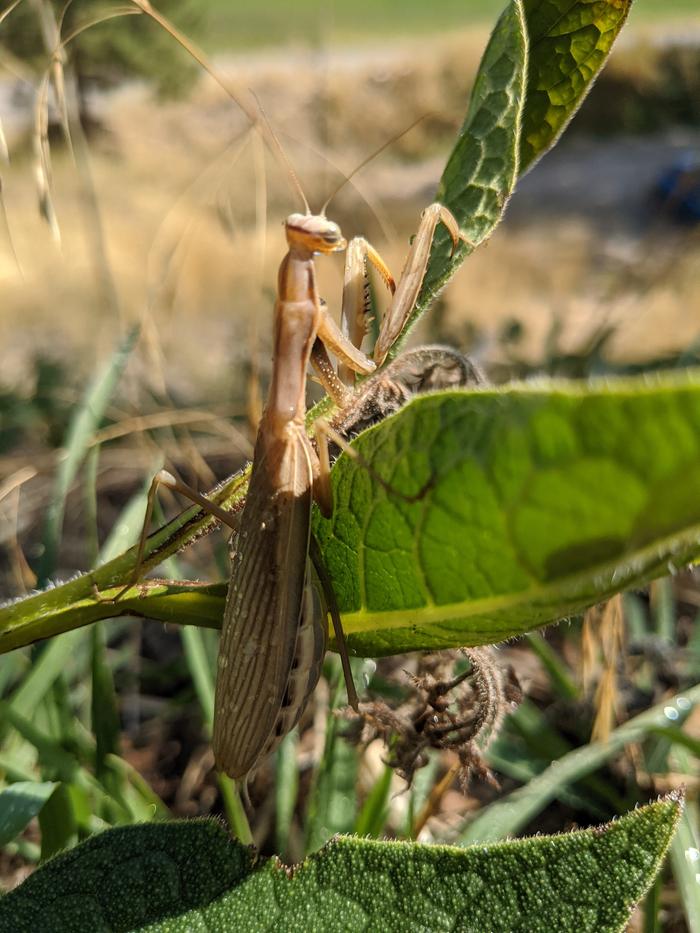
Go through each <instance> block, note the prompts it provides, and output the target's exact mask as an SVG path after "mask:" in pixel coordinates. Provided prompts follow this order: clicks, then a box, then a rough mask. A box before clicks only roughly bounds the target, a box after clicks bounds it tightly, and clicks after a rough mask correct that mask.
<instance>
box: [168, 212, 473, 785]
mask: <svg viewBox="0 0 700 933" xmlns="http://www.w3.org/2000/svg"><path fill="white" fill-rule="evenodd" d="M439 221H442V222H444V223H445V224H446V226H447V227H448V230H449V231H450V233H451V235H452V237H453V242H454V243H455V245H456V242H457V240H458V238H459V231H458V229H457V225H456V223H455V221H454V218H453V217H452V215H451V214H450V213H449V212H448V211H447V210H446V209H445V208H443V207H442V206H441V205H438V204H435V205H432V206H431V207H430V208H428V210H427V211H426V212H424V214H423V218H422V220H421V224H420V227H419V231H418V234H417V235H416V237H415V239H414V241H413V244H412V247H411V249H410V251H409V255H408V258H407V261H406V265H405V269H404V273H403V275H402V277H401V279H400V280H399V287H398V288H397V289H396V290H395V291H394V289H393V279H392V277H391V274H390V273H389V270H388V269H387V268H386V266H385V265H384V263H383V261H382V260H381V257H380V256H379V255H378V254H377V253H376V251H375V250H373V249H372V248H371V247H370V246H369V244H366V243H365V242H364V241H361V242H353V243H352V248H351V249H349V250H348V256H349V259H348V260H347V262H346V270H345V282H346V283H347V282H356V280H357V279H358V278H364V276H365V275H366V262H367V260H369V261H370V262H371V263H372V265H374V266H375V267H377V268H378V270H379V272H380V275H381V276H382V278H383V279H384V280H385V281H386V282H387V284H388V285H389V287H390V289H391V290H392V291H394V300H393V301H392V304H391V306H390V308H389V310H388V312H387V313H386V314H385V316H384V318H383V320H382V326H381V329H380V333H379V339H378V341H377V346H376V347H375V359H374V360H371V359H369V358H368V357H367V356H365V355H364V353H362V351H361V350H360V349H359V347H358V346H357V345H356V344H355V343H353V341H352V340H350V339H349V338H348V337H347V336H345V334H344V333H343V331H342V330H341V329H340V328H339V327H338V326H337V324H336V323H335V322H334V321H333V319H332V318H331V317H330V314H329V312H328V310H327V307H326V305H325V303H324V302H323V301H322V300H321V298H320V297H319V295H318V292H317V289H316V282H315V271H314V256H315V255H316V254H317V253H321V254H328V253H332V252H336V251H338V250H342V249H345V248H346V242H345V240H344V238H343V236H342V233H341V231H340V228H339V227H338V225H337V224H335V223H333V221H330V220H328V219H327V218H326V217H325V216H324V215H323V214H312V213H310V212H309V213H307V214H292V215H290V216H289V217H288V218H287V221H286V223H285V230H286V236H287V243H288V246H289V250H288V252H287V255H286V256H285V257H284V259H283V260H282V264H281V266H280V270H279V274H278V296H277V301H276V303H275V323H274V344H273V362H272V377H271V382H270V389H269V394H268V399H267V404H266V406H265V409H264V411H263V415H262V418H261V421H260V425H259V428H258V435H257V440H256V444H255V452H254V456H253V465H252V470H251V474H250V481H249V485H248V493H247V497H246V502H245V506H244V508H243V512H242V513H241V514H240V516H239V517H237V520H236V521H232V517H231V516H230V515H228V514H227V513H226V512H223V511H222V510H221V509H218V508H217V507H216V506H215V505H214V504H213V503H210V502H209V500H207V499H205V498H204V497H202V496H199V495H197V494H196V493H193V491H192V490H189V488H188V487H185V486H184V485H183V484H181V483H179V482H178V481H176V480H175V479H174V478H173V477H172V476H170V474H168V473H166V472H161V473H160V474H158V476H157V477H156V481H155V484H163V485H166V486H169V487H171V488H173V489H175V490H177V491H180V492H183V493H184V494H185V495H189V496H190V497H191V498H193V499H194V501H196V502H197V503H199V504H200V505H202V506H203V507H204V508H205V509H208V510H209V511H210V512H213V513H214V514H215V515H216V516H217V517H218V518H220V519H221V520H222V521H224V522H226V523H227V524H229V525H231V526H232V527H234V529H235V531H236V534H235V538H234V544H233V547H232V570H231V581H230V585H229V589H228V596H227V599H226V605H225V609H224V617H223V626H222V633H221V641H220V646H219V657H218V672H217V679H216V697H215V706H214V736H213V745H214V755H215V759H216V764H217V767H218V768H219V769H220V770H222V771H224V772H225V773H226V774H228V775H229V776H231V777H233V778H239V779H240V778H245V777H246V776H248V775H249V774H250V773H251V772H252V771H254V770H255V769H256V767H257V766H258V764H259V763H260V762H261V761H262V760H263V759H264V758H265V757H266V756H267V755H268V754H270V753H271V752H272V751H273V750H274V749H275V748H276V746H277V745H278V744H279V742H280V741H281V740H282V738H283V737H284V736H285V735H286V734H287V733H288V732H289V731H290V730H291V729H292V728H293V727H294V725H296V723H297V722H298V720H299V718H300V717H301V714H302V713H303V711H304V709H305V707H306V705H307V703H308V700H309V697H310V696H311V694H312V692H313V691H314V689H315V687H316V684H317V683H318V679H319V677H320V673H321V664H322V661H323V657H324V654H325V650H326V631H327V622H326V619H327V614H328V611H327V610H330V614H331V618H332V622H333V627H334V632H335V637H336V642H337V644H338V647H339V650H340V653H341V659H342V662H343V670H344V673H345V677H346V683H347V687H348V699H349V702H350V704H351V705H352V706H353V707H354V708H357V707H358V698H357V693H356V691H355V688H354V685H353V682H352V675H351V672H350V666H349V660H348V655H347V650H346V647H345V640H344V636H343V630H342V626H341V623H340V616H339V613H338V611H337V607H336V604H335V598H334V595H333V591H332V587H331V584H330V581H329V579H328V576H327V574H326V572H325V568H324V565H323V559H322V557H321V555H320V552H319V551H318V548H317V547H316V545H315V542H314V540H313V537H312V535H311V507H312V503H313V502H314V501H315V502H317V503H318V505H319V507H320V508H321V510H322V512H323V513H324V514H325V515H330V513H331V511H332V497H331V487H330V481H329V479H330V462H329V455H328V446H327V437H328V436H330V437H331V439H333V440H334V441H335V442H336V443H338V444H340V445H341V446H343V448H345V447H346V444H345V442H344V440H343V437H344V436H348V435H351V434H353V433H357V432H358V431H359V430H362V429H363V428H364V427H367V426H368V425H369V424H371V423H373V422H374V421H376V420H378V419H379V418H381V417H384V416H385V415H386V414H388V413H389V412H390V411H394V410H396V409H397V408H398V407H400V405H401V404H403V403H404V402H405V401H406V400H407V398H408V397H410V395H411V394H412V393H413V392H414V391H416V390H419V389H421V388H425V387H444V385H445V384H464V383H465V382H469V381H478V374H477V373H476V370H474V369H473V368H472V367H471V364H469V363H467V361H464V360H463V358H462V357H460V356H459V354H456V353H454V352H453V351H449V350H447V349H445V348H439V347H434V348H429V347H426V348H421V349H420V350H417V351H412V353H409V354H406V355H405V356H404V357H399V358H398V359H397V360H396V361H394V362H393V363H392V364H390V365H389V366H388V367H386V369H385V370H383V371H381V372H379V373H377V374H376V375H375V376H374V377H372V378H370V379H368V380H366V382H365V383H363V384H361V386H360V388H359V389H358V390H357V391H356V392H353V391H352V390H351V389H349V388H348V387H347V386H346V385H345V384H343V382H342V381H341V380H340V378H339V377H338V375H337V373H336V372H335V370H334V369H333V367H332V364H331V362H330V359H329V357H328V351H330V352H332V353H333V354H334V355H336V356H337V357H338V359H339V360H341V361H342V364H343V365H344V367H346V368H347V369H349V370H350V371H351V372H352V373H359V374H361V375H368V374H370V373H372V372H374V370H375V368H376V366H377V364H378V363H379V362H381V360H382V355H385V354H386V351H388V350H389V349H390V348H391V346H392V345H393V343H394V341H395V340H396V339H397V337H398V336H399V335H400V333H401V331H402V329H403V327H404V324H405V321H406V320H407V318H408V316H409V314H410V312H411V310H412V308H413V304H414V303H415V299H416V298H417V293H418V290H419V288H420V285H421V283H422V279H423V275H424V272H425V264H426V262H427V254H428V250H429V246H430V242H431V241H432V237H433V234H434V231H435V227H436V225H437V223H438V222H439ZM406 281H408V282H409V286H410V287H407V286H406V285H405V284H404V282H406ZM352 291H353V293H354V295H355V296H356V298H355V301H354V303H353V304H354V306H353V307H352V308H351V307H350V302H349V301H347V300H345V301H344V302H343V315H344V318H345V319H346V320H347V319H348V318H350V320H349V324H348V330H349V331H351V332H352V333H354V334H355V335H356V339H357V340H358V342H360V339H361V336H364V333H365V329H366V324H365V323H364V321H365V318H366V313H365V312H366V309H365V306H364V301H363V300H361V296H362V295H363V294H364V289H363V288H361V289H358V288H354V289H353V290H352ZM406 295H407V296H408V297H407V298H406V297H402V296H406ZM397 299H398V300H397ZM377 348H379V349H377ZM384 348H386V349H384ZM309 363H311V365H312V366H313V367H314V369H315V370H316V371H317V373H318V375H319V378H320V380H321V382H322V383H323V385H324V387H325V388H326V390H327V391H328V393H329V395H330V396H331V398H332V399H333V401H334V402H335V403H336V405H337V406H338V408H339V409H340V410H339V413H338V414H337V415H336V417H335V419H334V421H333V424H332V425H329V424H326V423H325V422H317V423H316V426H315V434H316V436H317V439H318V443H317V446H314V444H313V443H312V440H311V438H310V437H309V434H308V433H307V429H306V378H307V377H306V372H307V367H308V365H309ZM155 484H154V486H153V487H152V488H153V489H155Z"/></svg>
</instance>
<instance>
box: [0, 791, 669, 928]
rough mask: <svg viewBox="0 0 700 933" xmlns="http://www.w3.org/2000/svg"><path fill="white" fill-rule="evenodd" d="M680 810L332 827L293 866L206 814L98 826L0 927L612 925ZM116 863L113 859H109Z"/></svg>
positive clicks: (8, 907) (20, 896)
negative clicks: (508, 829)
mask: <svg viewBox="0 0 700 933" xmlns="http://www.w3.org/2000/svg"><path fill="white" fill-rule="evenodd" d="M680 812H681V803H680V802H679V800H678V799H676V798H674V797H668V798H665V799H664V800H660V801H658V802H657V803H654V804H651V805H649V806H647V807H643V808H641V809H639V810H636V811H634V812H633V813H630V814H628V815H627V816H624V817H622V818H621V819H619V820H617V821H616V822H614V823H610V824H608V825H607V826H602V827H598V828H596V829H590V830H583V831H579V832H574V833H569V834H568V835H562V836H551V837H537V838H534V839H524V840H517V841H515V842H506V843H498V844H496V845H493V846H489V847H486V846H478V847H473V848H471V849H459V848H454V847H451V846H424V845H418V844H412V843H398V842H396V843H392V842H376V841H374V840H367V839H364V840H363V839H357V838H348V837H340V838H337V839H335V840H333V841H331V842H330V843H329V844H328V845H327V846H325V847H324V848H323V849H321V850H320V851H319V852H317V853H315V854H314V855H312V856H310V857H309V858H307V859H306V860H305V861H304V863H303V864H302V865H300V866H299V867H297V868H296V869H294V870H293V871H292V872H291V873H290V872H288V870H285V869H284V867H283V866H281V865H280V863H279V862H278V861H277V860H276V859H259V858H256V857H255V855H254V854H253V851H252V850H251V849H247V848H245V847H244V846H242V845H241V844H240V843H238V842H235V841H232V840H230V839H229V838H228V837H227V835H226V833H225V832H224V830H223V829H222V828H221V827H220V826H218V825H217V824H216V823H213V822H207V821H193V822H179V823H178V822H175V823H168V824H160V825H159V824H153V823H151V824H146V825H141V826H130V827H124V828H120V829H115V830H111V831H108V832H105V833H102V834H101V835H99V836H95V837H93V838H92V839H90V840H88V841H87V842H86V843H83V844H82V845H80V846H78V847H77V848H75V849H73V850H72V851H71V852H68V853H66V854H64V855H60V856H58V857H57V858H55V859H53V860H52V861H50V862H49V863H47V864H46V865H45V866H44V867H42V868H40V869H39V870H38V871H37V872H35V874H34V875H32V876H31V877H30V878H29V879H28V880H27V881H25V882H24V884H22V885H21V886H20V887H19V888H17V889H15V891H13V892H12V893H11V894H9V895H7V896H6V897H5V898H3V899H2V900H0V931H1V933H10V931H12V933H25V931H26V933H43V931H49V930H50V931H51V933H66V931H76V930H81V931H84V933H89V931H97V930H110V931H111V933H117V931H127V930H129V931H131V930H136V929H138V930H141V931H142V933H145V931H149V933H156V931H161V933H166V931H167V933H180V931H182V933H185V931H196V930H202V931H205V930H206V931H207V933H216V931H222V933H223V931H229V930H247V931H258V930H260V931H262V930H308V931H324V933H332V931H336V930H338V931H340V930H386V931H393V930H396V931H399V930H400V931H401V933H410V931H418V930H427V929H429V930H435V931H438V930H473V931H483V930H491V931H509V933H512V931H526V930H527V931H529V933H537V931H542V933H551V931H552V930H557V931H559V933H566V931H572V933H574V931H575V933H586V931H591V933H594V931H595V933H606V931H613V930H622V929H624V926H625V924H626V922H627V920H628V919H629V913H630V910H631V908H632V907H633V905H634V904H635V903H636V902H637V901H638V900H639V898H640V897H641V896H642V895H643V894H644V892H645V890H646V889H647V887H648V886H649V884H650V883H651V881H652V880H653V877H654V875H655V874H656V871H657V870H658V866H659V864H660V861H661V859H662V858H663V855H664V853H665V852H666V850H667V848H668V845H669V843H670V841H671V838H672V836H673V832H674V829H675V826H676V823H677V821H678V818H679V815H680ZM115 866H119V869H120V870H119V871H118V872H117V871H115Z"/></svg>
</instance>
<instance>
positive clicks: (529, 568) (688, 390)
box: [314, 373, 700, 656]
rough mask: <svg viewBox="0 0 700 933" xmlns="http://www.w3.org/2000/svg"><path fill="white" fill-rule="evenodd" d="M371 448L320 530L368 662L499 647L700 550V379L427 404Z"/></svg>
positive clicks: (412, 409) (377, 434)
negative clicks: (426, 652) (381, 657)
mask: <svg viewBox="0 0 700 933" xmlns="http://www.w3.org/2000/svg"><path fill="white" fill-rule="evenodd" d="M355 447H356V449H357V451H358V452H359V453H360V454H361V456H362V459H363V461H364V463H363V462H360V461H358V460H357V459H351V458H349V457H347V456H345V455H343V456H342V457H341V458H340V459H339V460H338V463H337V464H336V466H335V469H334V471H333V491H334V510H333V515H332V517H331V518H330V519H329V520H326V519H323V518H322V517H321V516H320V515H318V514H317V515H315V517H314V531H315V534H316V536H317V538H318V541H319V544H320V546H321V550H322V552H323V555H324V558H325V560H326V564H327V567H328V571H329V574H330V577H331V579H332V580H333V585H334V588H335V591H336V596H337V599H338V604H339V606H340V610H341V613H342V615H343V624H344V628H345V632H346V634H347V635H348V642H349V645H350V648H351V650H352V651H354V652H355V653H356V654H359V655H363V656H377V655H387V654H399V653H403V652H406V651H413V650H423V649H425V650H436V649H441V648H448V647H455V646H458V645H479V644H488V643H494V642H499V641H502V640H503V639H506V638H510V637H512V636H514V635H518V634H522V633H524V632H526V631H531V630H532V629H534V628H537V627H538V626H542V625H545V624H547V623H549V622H553V621H555V620H557V619H561V618H563V617H565V616H568V615H570V614H572V613H575V612H578V611H580V610H582V609H583V608H585V607H587V606H590V605H592V604H594V603H596V602H598V601H600V600H603V599H606V598H607V597H608V596H610V595H611V594H613V593H616V592H618V591H620V590H622V589H625V588H628V587H633V586H638V585H640V584H642V583H644V582H646V581H648V580H650V579H652V578H653V577H656V576H661V575H664V574H666V573H668V570H669V568H671V569H672V568H673V567H681V566H683V565H684V564H686V563H688V562H689V561H691V560H692V559H693V558H695V557H697V555H698V554H700V383H699V382H698V374H697V373H695V374H692V375H688V376H687V377H684V378H682V379H665V380H662V379H658V380H656V381H655V382H654V383H653V384H652V383H650V382H649V381H648V380H625V381H618V382H617V383H613V382H609V383H605V384H603V385H598V386H597V387H592V388H588V387H586V388H584V387H582V386H580V385H576V384H573V383H572V384H569V385H567V384H565V383H562V384H558V385H553V386H550V387H545V386H542V385H539V386H538V387H529V386H514V387H506V388H503V389H488V390H481V391H471V392H467V391H454V392H443V393H438V394H434V395H429V396H423V397H419V398H416V399H415V400H414V401H412V402H411V403H409V404H408V405H407V406H406V407H405V408H403V409H402V410H401V411H400V412H398V413H397V414H396V415H395V416H393V417H391V418H388V419H386V420H385V421H384V422H382V423H381V424H380V425H377V426H376V427H374V428H372V429H370V430H369V431H366V432H365V433H364V434H362V435H361V436H360V437H359V438H358V439H357V441H356V442H355ZM367 463H369V465H370V466H371V468H372V473H370V472H368V470H367Z"/></svg>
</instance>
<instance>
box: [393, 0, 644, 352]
mask: <svg viewBox="0 0 700 933" xmlns="http://www.w3.org/2000/svg"><path fill="white" fill-rule="evenodd" d="M631 6H632V0H511V2H510V3H508V5H507V6H506V8H505V9H504V11H503V13H502V14H501V16H500V18H499V20H498V22H497V24H496V27H495V28H494V30H493V33H492V35H491V38H490V40H489V43H488V45H487V47H486V50H485V52H484V55H483V57H482V59H481V63H480V65H479V70H478V72H477V75H476V78H475V80H474V87H473V89H472V94H471V99H470V102H469V108H468V111H467V115H466V117H465V120H464V123H463V125H462V128H461V130H460V132H459V136H458V138H457V142H456V144H455V147H454V149H453V150H452V153H451V154H450V157H449V160H448V162H447V165H446V166H445V170H444V172H443V175H442V178H441V179H440V185H439V187H438V191H437V195H436V200H438V201H440V202H441V203H442V204H444V205H445V206H446V207H448V208H449V209H450V211H451V212H452V213H453V214H454V216H455V217H456V219H457V221H458V222H459V225H460V227H461V229H462V232H463V233H464V235H465V237H466V238H467V240H468V242H463V243H460V245H459V247H458V248H457V249H456V250H453V248H452V242H451V240H450V237H449V235H448V233H447V231H446V230H445V229H444V227H438V229H437V231H436V233H435V236H434V238H433V244H432V249H431V253H430V260H429V263H428V268H427V271H426V275H425V279H424V282H423V286H422V288H421V292H420V295H419V298H418V302H417V304H416V307H415V309H414V310H413V312H412V314H411V317H410V319H409V325H408V328H407V330H406V333H407V332H408V330H410V328H411V327H412V325H413V324H414V323H415V322H416V321H417V320H418V318H419V317H421V315H422V314H423V313H424V312H425V311H426V310H427V309H428V308H429V307H430V305H431V304H432V302H433V300H434V298H435V296H436V295H437V293H438V292H439V291H440V289H441V288H442V287H443V286H444V285H445V284H446V283H447V282H448V281H449V279H450V278H451V277H452V275H453V274H454V273H455V272H456V270H457V269H458V268H459V266H460V264H461V263H462V261H463V260H464V259H465V258H466V257H467V256H468V255H469V254H470V253H471V252H473V250H474V249H475V248H476V247H477V246H478V245H479V244H480V243H483V242H484V241H485V240H486V239H488V237H489V236H490V235H491V234H492V233H493V231H494V229H495V228H496V226H497V225H498V222H499V221H500V219H501V217H502V215H503V212H504V210H505V208H506V204H507V202H508V199H509V198H510V196H511V194H512V192H513V189H514V187H515V184H516V182H517V179H518V178H519V177H520V176H521V175H522V174H523V173H524V172H526V171H527V170H528V168H530V166H531V165H532V164H533V163H534V162H536V161H537V160H538V159H540V158H541V157H542V156H543V155H544V154H545V153H546V152H547V151H548V150H549V149H551V148H552V146H553V145H554V144H555V143H556V141H557V139H558V138H559V136H560V135H561V133H562V132H563V130H564V129H565V128H566V126H567V124H568V123H569V121H570V120H571V118H572V117H573V116H574V115H575V113H576V111H577V110H578V108H579V107H580V106H581V103H582V102H583V100H584V98H585V97H586V94H587V93H588V91H589V90H590V88H591V86H592V84H593V82H594V80H595V78H596V77H597V75H598V73H599V72H600V70H601V68H602V67H603V65H604V64H605V61H606V59H607V57H608V55H609V53H610V50H611V49H612V46H613V43H614V41H615V39H616V38H617V36H618V34H619V32H620V30H621V29H622V27H623V26H624V24H625V21H626V19H627V15H628V13H629V11H630V8H631ZM405 335H406V334H404V337H405ZM397 348H398V347H396V348H395V350H396V349H397ZM395 350H394V352H395Z"/></svg>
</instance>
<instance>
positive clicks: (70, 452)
mask: <svg viewBox="0 0 700 933" xmlns="http://www.w3.org/2000/svg"><path fill="white" fill-rule="evenodd" d="M137 336H138V329H137V328H135V329H134V330H132V331H131V332H130V333H129V335H128V336H127V337H126V339H125V340H124V341H123V342H122V344H121V346H120V347H119V348H118V349H117V350H116V352H115V353H114V355H113V356H112V358H111V360H110V361H109V363H108V365H107V366H106V367H105V368H104V369H103V370H102V371H101V372H100V373H99V374H98V375H97V376H96V378H95V380H94V382H93V383H92V385H91V386H90V387H89V388H88V390H87V392H86V393H85V397H84V398H83V400H82V402H81V404H80V405H79V406H78V408H77V409H76V412H75V415H74V416H73V419H72V421H71V423H70V426H69V428H68V436H67V437H66V443H65V448H66V455H65V457H64V459H63V460H62V461H61V463H60V466H59V469H58V474H57V476H56V485H55V489H54V493H53V497H52V499H51V502H50V504H49V508H48V510H47V513H46V524H45V528H44V552H43V554H42V558H41V563H40V566H39V569H38V571H37V578H38V581H39V582H38V585H39V586H45V584H46V583H47V582H48V579H49V577H50V575H51V574H52V573H53V571H54V567H55V563H56V555H57V553H58V542H59V540H60V537H61V528H62V525H63V512H64V508H65V502H66V496H67V495H68V490H69V489H70V486H71V483H72V482H73V480H74V479H75V477H76V474H77V472H78V468H79V467H80V464H81V463H82V461H83V459H84V458H85V455H86V453H87V451H88V445H89V442H90V440H91V438H92V435H93V434H94V433H95V431H96V429H97V428H98V426H99V424H100V421H101V420H102V416H103V414H104V411H105V408H106V407H107V405H108V403H109V400H110V399H111V397H112V393H113V392H114V389H115V387H116V385H117V383H118V381H119V379H120V377H121V374H122V372H123V371H124V367H125V366H126V363H127V360H128V358H129V355H130V353H131V351H132V349H133V346H134V343H135V342H136V338H137Z"/></svg>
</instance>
